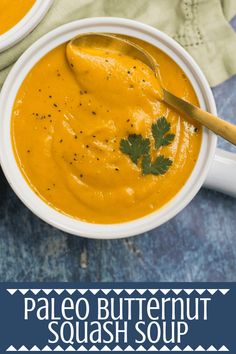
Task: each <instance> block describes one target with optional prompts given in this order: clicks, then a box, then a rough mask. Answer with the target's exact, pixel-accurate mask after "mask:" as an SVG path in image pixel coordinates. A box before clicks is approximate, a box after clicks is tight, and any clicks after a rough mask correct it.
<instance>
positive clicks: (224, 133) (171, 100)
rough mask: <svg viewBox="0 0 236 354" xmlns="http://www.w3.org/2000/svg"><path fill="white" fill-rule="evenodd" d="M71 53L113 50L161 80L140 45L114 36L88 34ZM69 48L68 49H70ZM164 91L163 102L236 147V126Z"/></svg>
mask: <svg viewBox="0 0 236 354" xmlns="http://www.w3.org/2000/svg"><path fill="white" fill-rule="evenodd" d="M67 46H68V48H69V50H70V52H71V51H72V52H73V51H74V52H75V55H76V50H78V47H79V46H90V47H92V46H93V47H94V46H95V47H97V48H112V47H114V48H115V49H116V51H119V52H120V53H122V54H126V55H129V56H132V57H133V58H135V59H138V60H140V61H141V62H143V63H144V64H146V65H147V66H149V67H150V68H151V69H152V71H153V72H154V74H155V76H156V77H157V78H158V79H159V73H158V65H157V64H156V62H155V60H154V59H153V57H152V56H151V55H150V54H149V53H148V52H147V51H145V50H144V49H143V48H141V47H140V46H139V45H137V44H135V43H132V42H131V41H130V40H127V39H124V38H121V37H118V36H116V35H113V34H105V33H86V34H81V35H79V36H77V37H75V38H73V39H72V40H71V41H70V42H69V43H68V45H67ZM68 48H67V49H68ZM162 89H163V101H164V102H166V103H167V104H169V105H170V106H171V107H173V108H174V109H176V110H177V111H179V112H180V113H182V114H184V115H186V116H189V117H191V118H194V119H195V120H196V121H198V122H199V123H201V124H202V125H204V126H205V127H207V128H208V129H210V130H211V131H213V132H214V133H215V134H217V135H220V136H221V137H222V138H224V139H226V140H228V141H229V142H231V143H232V144H234V145H236V126H235V125H233V124H231V123H229V122H227V121H225V120H223V119H221V118H219V117H216V116H214V115H213V114H211V113H208V112H206V111H204V110H202V109H200V108H198V107H196V106H194V105H193V104H191V103H188V102H186V101H185V100H183V99H182V98H179V97H177V96H175V95H173V94H172V93H171V92H169V91H167V90H165V89H164V88H162Z"/></svg>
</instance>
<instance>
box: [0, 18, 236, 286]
mask: <svg viewBox="0 0 236 354" xmlns="http://www.w3.org/2000/svg"><path fill="white" fill-rule="evenodd" d="M233 22H234V23H233V24H234V25H235V27H236V19H235V20H234V21H233ZM235 92H236V77H233V78H231V79H230V80H228V81H227V82H225V83H223V84H221V85H219V86H217V87H216V88H214V89H213V93H214V96H215V99H216V104H217V107H218V113H219V115H220V116H222V117H224V118H227V119H229V120H231V121H232V122H234V123H236V98H235ZM219 145H220V146H221V147H224V148H227V149H230V150H231V151H236V149H235V148H234V147H232V146H230V145H229V144H228V143H226V142H224V141H222V140H220V141H219ZM235 183H236V180H235ZM0 196H1V198H0V281H77V282H81V281H187V282H191V281H236V199H233V198H230V197H228V196H225V195H223V194H220V193H217V192H213V191H209V190H204V189H202V190H201V191H200V192H199V193H198V195H197V196H196V197H195V198H194V200H193V201H192V202H191V204H190V205H189V206H188V207H187V208H186V209H185V210H184V211H182V212H181V213H180V214H179V215H177V216H176V217H175V218H174V219H172V220H171V221H169V222H168V223H166V224H165V225H163V226H161V227H159V228H158V229H155V230H153V231H151V232H148V233H145V234H143V235H140V236H136V237H134V238H129V239H122V240H113V241H95V240H88V239H84V238H79V237H75V236H69V235H67V234H65V233H63V232H60V231H58V230H56V229H54V228H52V227H51V226H49V225H47V224H45V223H44V222H43V221H41V220H39V219H38V218H37V217H36V216H34V215H33V214H32V213H31V212H30V211H29V210H28V209H27V208H26V207H25V206H24V205H23V204H22V203H21V202H20V200H19V199H18V198H17V197H16V195H15V194H14V192H13V191H12V190H11V188H10V186H9V185H8V183H7V181H6V179H5V177H4V176H3V173H2V172H1V170H0Z"/></svg>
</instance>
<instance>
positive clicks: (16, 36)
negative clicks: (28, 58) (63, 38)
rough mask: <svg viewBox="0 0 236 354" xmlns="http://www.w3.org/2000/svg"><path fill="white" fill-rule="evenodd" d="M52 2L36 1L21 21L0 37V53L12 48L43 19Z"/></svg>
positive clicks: (50, 0)
mask: <svg viewBox="0 0 236 354" xmlns="http://www.w3.org/2000/svg"><path fill="white" fill-rule="evenodd" d="M9 1H10V0H9ZM52 2H53V0H43V1H42V0H36V2H35V4H34V5H33V6H32V8H31V9H30V10H29V12H28V13H27V14H26V15H25V16H24V17H23V18H22V20H21V21H19V22H18V23H17V24H16V25H15V26H14V27H12V28H11V29H10V30H9V31H7V32H5V33H3V34H2V35H0V52H3V51H4V50H6V49H8V48H10V47H12V46H13V45H14V44H16V43H17V42H19V41H21V40H22V39H23V38H24V37H25V36H27V34H29V33H30V32H31V31H32V30H33V29H34V28H35V27H36V26H37V25H38V24H39V22H40V21H41V20H42V19H43V18H44V16H45V15H46V13H47V11H48V10H49V8H50V6H51V5H52Z"/></svg>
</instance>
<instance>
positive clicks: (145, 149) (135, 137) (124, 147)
mask: <svg viewBox="0 0 236 354" xmlns="http://www.w3.org/2000/svg"><path fill="white" fill-rule="evenodd" d="M149 149H150V140H149V139H145V138H143V137H142V135H140V134H130V135H129V136H128V139H121V141H120V150H121V151H122V152H123V153H124V154H126V155H129V157H130V158H131V160H132V161H133V162H134V163H135V164H136V165H137V163H138V160H139V159H140V157H142V156H144V155H146V154H148V153H149Z"/></svg>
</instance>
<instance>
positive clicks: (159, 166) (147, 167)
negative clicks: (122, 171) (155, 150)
mask: <svg viewBox="0 0 236 354" xmlns="http://www.w3.org/2000/svg"><path fill="white" fill-rule="evenodd" d="M171 165H172V161H171V160H170V159H169V158H168V157H165V156H163V155H159V156H158V157H157V158H156V160H155V161H153V162H152V161H151V157H150V155H146V156H144V158H143V160H142V172H143V174H144V175H150V174H152V175H156V176H159V175H164V174H165V173H166V172H167V171H168V169H169V167H170V166H171Z"/></svg>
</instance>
